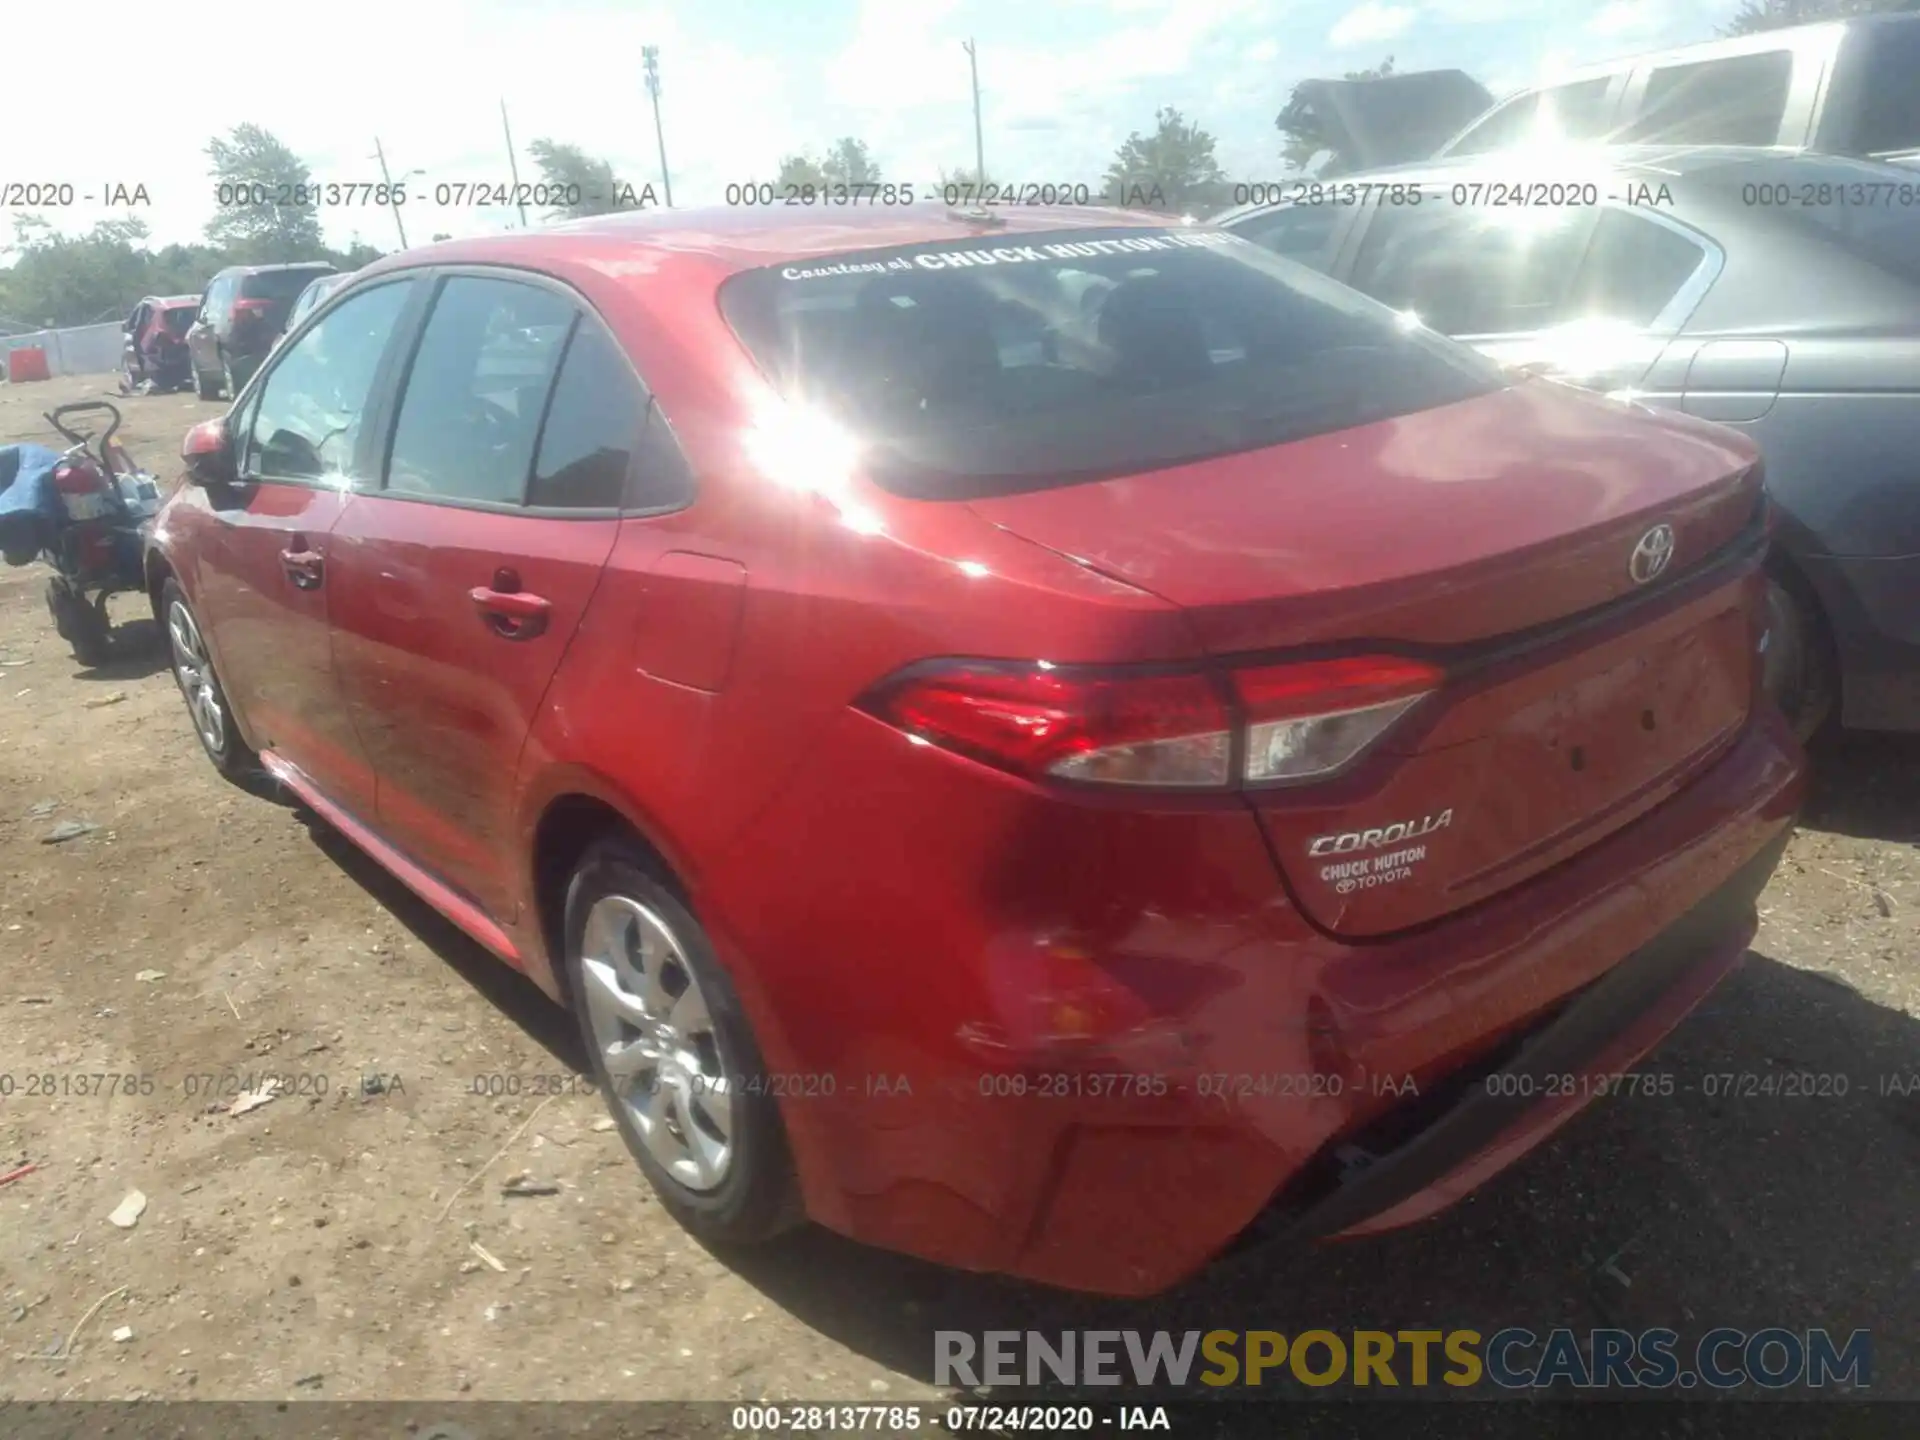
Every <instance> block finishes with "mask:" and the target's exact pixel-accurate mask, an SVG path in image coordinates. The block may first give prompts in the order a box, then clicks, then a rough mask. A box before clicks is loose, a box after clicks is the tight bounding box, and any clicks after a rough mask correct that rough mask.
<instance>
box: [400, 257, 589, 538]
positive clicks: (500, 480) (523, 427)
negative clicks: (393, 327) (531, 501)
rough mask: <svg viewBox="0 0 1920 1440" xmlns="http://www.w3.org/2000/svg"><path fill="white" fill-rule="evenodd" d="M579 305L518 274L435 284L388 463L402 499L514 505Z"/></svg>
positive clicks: (460, 277) (521, 494)
mask: <svg viewBox="0 0 1920 1440" xmlns="http://www.w3.org/2000/svg"><path fill="white" fill-rule="evenodd" d="M574 315H575V310H574V307H573V305H572V304H571V303H570V302H569V301H568V300H567V299H566V298H565V297H563V296H561V295H559V294H557V293H555V292H554V291H552V290H548V289H545V288H543V287H541V286H536V285H528V284H525V283H523V282H521V281H518V280H495V279H491V278H482V277H477V276H471V275H456V276H453V277H452V278H451V279H449V280H447V281H446V283H445V284H444V285H442V286H441V288H440V293H439V295H438V297H437V298H436V299H435V301H434V305H433V310H432V313H431V314H430V315H429V316H428V318H427V324H426V329H425V332H424V333H423V334H422V335H421V337H420V345H419V348H418V350H417V351H416V352H415V354H414V358H413V364H412V367H411V368H410V369H409V371H408V374H407V381H406V388H405V391H404V393H403V395H402V398H401V401H400V416H399V420H398V423H397V424H396V426H395V428H394V435H393V452H392V456H391V458H390V459H389V461H388V465H387V489H389V490H391V491H393V492H395V493H397V494H403V495H427V496H436V497H439V498H441V499H449V500H476V501H484V502H488V503H493V504H515V505H517V504H520V503H521V502H522V501H523V500H525V498H526V494H527V480H528V472H529V470H530V468H531V466H532V464H533V454H534V447H535V445H536V444H537V443H538V441H539V436H540V421H541V415H542V412H543V411H544V409H545V407H546V402H547V392H548V391H549V389H551V388H552V385H553V377H554V371H555V369H556V368H557V367H558V365H559V363H560V357H561V352H562V350H563V349H564V348H565V345H566V340H567V336H568V335H569V333H570V332H571V330H572V327H573V321H574Z"/></svg>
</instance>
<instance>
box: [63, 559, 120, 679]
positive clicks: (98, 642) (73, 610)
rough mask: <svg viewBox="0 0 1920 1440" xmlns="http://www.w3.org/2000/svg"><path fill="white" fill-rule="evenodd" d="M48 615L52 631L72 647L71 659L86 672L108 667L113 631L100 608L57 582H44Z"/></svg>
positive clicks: (111, 651)
mask: <svg viewBox="0 0 1920 1440" xmlns="http://www.w3.org/2000/svg"><path fill="white" fill-rule="evenodd" d="M47 611H48V613H50V614H51V615H52V616H53V628H54V629H55V630H57V631H59V632H60V638H61V639H62V640H64V641H66V642H67V644H69V645H71V646H72V647H73V658H74V659H75V660H78V661H79V662H80V663H81V664H82V665H85V666H86V667H87V668H88V669H92V668H94V667H95V666H97V665H104V664H106V663H107V659H108V657H109V656H110V655H111V654H112V653H113V627H112V626H111V625H109V624H108V623H107V617H106V616H105V615H104V614H102V613H101V610H100V607H99V606H97V605H91V604H89V603H88V602H87V598H86V596H84V595H82V594H80V593H79V592H78V591H77V590H74V589H71V588H70V587H69V586H67V585H66V584H64V583H63V582H61V581H59V580H49V581H48V582H47Z"/></svg>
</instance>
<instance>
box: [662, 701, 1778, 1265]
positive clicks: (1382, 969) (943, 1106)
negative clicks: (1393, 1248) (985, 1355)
mask: <svg viewBox="0 0 1920 1440" xmlns="http://www.w3.org/2000/svg"><path fill="white" fill-rule="evenodd" d="M816 760H817V766H816V767H815V768H814V769H813V770H812V771H810V772H809V777H808V778H807V779H804V780H803V781H802V782H801V783H800V784H799V785H798V786H797V787H796V788H795V789H794V790H793V791H792V792H791V793H789V794H787V795H784V796H782V797H781V799H780V800H779V801H778V802H777V803H776V804H774V805H773V806H771V807H769V809H768V811H767V812H766V813H765V814H764V815H763V817H762V818H761V820H760V821H759V822H757V823H756V825H755V826H754V827H753V829H752V833H751V835H750V837H749V838H748V839H747V840H746V841H745V842H744V843H743V844H742V846H741V847H740V849H739V850H738V851H736V852H735V853H734V854H733V855H732V856H731V857H729V861H728V863H727V864H726V865H725V866H723V867H721V870H722V872H723V873H722V874H721V875H717V876H715V877H714V880H713V882H712V883H711V884H710V885H709V886H708V887H706V889H705V890H704V893H703V894H701V895H700V896H697V897H696V905H697V906H698V907H699V908H700V910H701V913H702V917H703V920H704V921H705V922H706V923H707V925H708V928H709V929H710V931H712V932H713V934H714V936H715V939H716V943H717V945H718V948H719V950H720V954H721V956H722V959H723V960H724V961H725V962H726V963H727V964H728V965H729V968H730V969H732V970H733V972H734V973H735V976H736V979H737V980H738V982H739V986H740V989H741V992H742V995H743V998H744V1000H745V1001H746V1003H747V1007H748V1010H749V1013H750V1015H751V1017H752V1020H753V1023H754V1026H755V1030H756V1033H757V1034H758V1035H759V1037H760V1039H761V1041H762V1049H763V1051H764V1052H765V1053H766V1058H767V1061H768V1064H769V1069H770V1070H772V1071H775V1072H779V1073H780V1076H781V1079H780V1081H779V1090H780V1093H781V1100H782V1114H783V1116H784V1118H785V1119H786V1122H787V1128H788V1131H789V1135H790V1138H791V1140H792V1142H793V1151H794V1156H795V1160H796V1163H797V1166H798V1169H799V1172H800V1180H801V1186H802V1190H803V1193H804V1195H805V1198H806V1202H807V1207H808V1210H809V1213H810V1214H811V1215H812V1216H813V1218H814V1219H815V1220H817V1221H819V1222H821V1223H823V1224H826V1225H828V1226H830V1227H831V1228H834V1229H837V1230H840V1231H842V1232H843V1233H845V1234H848V1235H850V1236H852V1237H853V1238H855V1239H858V1240H862V1241H865V1242H868V1243H871V1244H876V1245H882V1246H886V1247H888V1248H893V1249H899V1250H905V1251H908V1252H911V1253H914V1254H919V1255H922V1256H925V1257H927V1258H929V1259H933V1260H936V1261H940V1262H942V1263H945V1264H950V1265H956V1266H961V1267H965V1268H970V1269H984V1270H998V1271H1005V1272H1010V1273H1013V1274H1017V1275H1020V1276H1023V1277H1025V1278H1028V1279H1032V1280H1038V1281H1042V1282H1045V1283H1049V1284H1054V1285H1060V1286H1064V1287H1067V1288H1072V1289H1084V1290H1091V1291H1099V1292H1103V1293H1109V1294H1150V1293H1153V1292H1155V1291H1158V1290H1162V1289H1165V1288H1166V1287H1168V1286H1170V1285H1172V1284H1174V1283H1176V1282H1177V1281H1179V1280H1181V1279H1182V1278H1184V1277H1186V1276H1187V1275H1190V1274H1192V1273H1193V1272H1195V1271H1196V1270H1198V1269H1200V1268H1201V1267H1203V1266H1204V1265H1205V1264H1206V1263H1207V1262H1208V1261H1209V1260H1210V1259H1212V1258H1213V1257H1214V1256H1216V1255H1218V1254H1219V1253H1220V1252H1221V1251H1222V1250H1224V1249H1226V1248H1227V1247H1228V1246H1230V1245H1231V1244H1233V1243H1234V1242H1235V1240H1236V1239H1238V1238H1240V1237H1241V1236H1242V1235H1243V1234H1245V1233H1246V1232H1248V1231H1249V1228H1250V1227H1254V1228H1255V1229H1256V1230H1257V1232H1258V1233H1259V1234H1260V1235H1261V1236H1263V1237H1267V1236H1275V1235H1278V1236H1285V1237H1288V1238H1291V1239H1295V1240H1305V1239H1309V1238H1315V1237H1325V1236H1332V1235H1336V1234H1349V1235H1351V1234H1360V1233H1365V1232H1367V1231H1371V1230H1377V1229H1384V1228H1387V1227H1389V1226H1392V1225H1398V1224H1404V1223H1407V1222H1408V1221H1411V1220H1415V1219H1418V1218H1420V1217H1421V1216H1423V1215H1426V1214H1430V1213H1432V1212H1433V1211H1436V1210H1438V1209H1439V1208H1441V1207H1442V1206H1443V1205H1445V1204H1447V1203H1449V1202H1450V1201H1451V1200H1452V1199H1454V1198H1456V1197H1457V1196H1458V1195H1460V1194H1462V1193H1464V1192H1465V1190H1466V1189H1468V1188H1470V1187H1471V1186H1472V1185H1473V1184H1476V1183H1478V1182H1479V1181H1481V1180H1483V1179H1485V1178H1486V1177H1487V1176H1488V1175H1490V1174H1492V1173H1493V1172H1494V1171H1496V1170H1498V1169H1499V1168H1500V1167H1501V1166H1503V1165H1506V1164H1509V1163H1511V1162H1512V1161H1513V1160H1514V1159H1516V1158H1517V1157H1518V1156H1519V1155H1521V1154H1523V1153H1524V1152H1525V1151H1526V1150H1527V1149H1529V1148H1531V1147H1532V1146H1533V1145H1535V1144H1538V1143H1539V1142H1540V1141H1541V1140H1543V1139H1544V1138H1546V1136H1547V1135H1549V1134H1551V1133H1552V1131H1553V1130H1554V1129H1556V1128H1557V1127H1558V1126H1559V1125H1561V1124H1563V1123H1565V1121H1566V1120H1567V1119H1569V1118H1571V1116H1572V1115H1573V1114H1574V1113H1575V1112H1576V1111H1577V1110H1578V1109H1579V1108H1580V1106H1581V1105H1582V1104H1583V1103H1585V1101H1586V1100H1587V1099H1589V1098H1592V1096H1593V1094H1594V1093H1596V1087H1595V1086H1593V1085H1591V1084H1587V1083H1584V1082H1583V1083H1576V1084H1575V1085H1573V1086H1570V1087H1567V1086H1562V1087H1560V1088H1559V1089H1558V1090H1556V1093H1554V1094H1552V1095H1542V1094H1540V1093H1539V1087H1538V1086H1537V1085H1536V1086H1535V1087H1534V1090H1535V1093H1534V1094H1532V1095H1516V1096H1514V1097H1513V1098H1512V1099H1500V1100H1496V1099H1495V1097H1493V1096H1491V1095H1489V1096H1487V1098H1486V1100H1484V1101H1482V1100H1481V1099H1479V1098H1478V1096H1477V1095H1476V1094H1475V1093H1473V1091H1474V1086H1473V1085H1472V1084H1471V1083H1469V1084H1467V1085H1466V1086H1464V1087H1463V1086H1462V1085H1461V1080H1462V1077H1463V1076H1465V1077H1467V1079H1468V1080H1469V1082H1471V1081H1473V1080H1475V1079H1477V1078H1478V1076H1479V1074H1480V1071H1481V1070H1482V1069H1484V1068H1486V1067H1490V1066H1492V1065H1495V1064H1501V1065H1504V1066H1505V1070H1506V1071H1507V1072H1511V1073H1513V1074H1515V1075H1519V1074H1521V1073H1526V1074H1532V1075H1535V1076H1536V1078H1537V1075H1538V1074H1552V1075H1554V1076H1556V1077H1558V1076H1564V1075H1566V1074H1568V1073H1573V1074H1575V1075H1581V1076H1588V1075H1600V1074H1606V1073H1610V1072H1613V1071H1617V1070H1619V1069H1621V1068H1622V1067H1624V1066H1626V1065H1628V1064H1630V1063H1631V1062H1632V1060H1633V1059H1634V1058H1636V1057H1637V1056H1639V1055H1640V1054H1642V1053H1643V1052H1645V1051H1646V1050H1647V1049H1648V1048H1649V1047H1651V1046H1652V1045H1653V1044H1654V1043H1656V1042H1657V1041H1658V1040H1659V1038H1660V1037H1661V1036H1662V1035H1664V1034H1665V1033H1666V1032H1667V1031H1668V1030H1670V1029H1671V1028H1672V1027H1673V1025H1675V1024H1676V1023H1677V1022H1678V1021H1679V1020H1680V1019H1681V1018H1682V1017H1683V1016H1684V1015H1685V1014H1686V1013H1687V1011H1688V1010H1689V1009H1691V1008H1692V1007H1693V1005H1694V1004H1696V1003H1697V1002H1698V1001H1699V999H1700V997H1701V996H1702V995H1704V994H1705V993H1706V992H1707V991H1708V990H1709V989H1710V988H1711V986H1712V985H1713V984H1714V983H1715V982H1716V981H1717V980H1719V979H1720V978H1721V976H1723V975H1724V974H1725V973H1726V972H1727V971H1728V970H1730V969H1731V968H1732V967H1733V965H1734V964H1736V963H1737V962H1738V959H1739V957H1740V955H1741V954H1742V953H1743V951H1744V948H1745V945H1746V943H1747V941H1748V940H1749V939H1750V938H1751V935H1752V933H1753V928H1754V924H1755V919H1754V897H1755V896H1756V895H1757V894H1758V893H1759V890H1760V889H1761V888H1762V887H1763V886H1764V885H1765V883H1766V881H1767V878H1768V877H1769V876H1770V875H1771V873H1772V871H1773V868H1774V866H1775V865H1776V863H1777V862H1778V859H1779V855H1780V851H1781V848H1782V847H1783V845H1784V844H1785V840H1786V835H1787V833H1788V831H1789V829H1790V827H1791V825H1792V822H1793V817H1794V815H1795V813H1796V811H1797V809H1798V807H1799V804H1800V799H1801V793H1802V788H1803V775H1802V767H1803V757H1802V755H1801V752H1800V750H1799V747H1798V745H1797V744H1796V743H1795V741H1794V740H1793V738H1792V736H1791V734H1790V733H1789V732H1788V730H1787V728H1786V726H1785V723H1784V722H1783V721H1782V720H1781V719H1780V718H1779V717H1778V715H1777V714H1775V712H1774V711H1773V710H1772V709H1771V708H1770V707H1763V708H1762V709H1760V710H1759V711H1757V712H1756V715H1755V718H1754V720H1753V721H1752V723H1750V725H1749V726H1748V727H1747V729H1746V730H1745V731H1743V732H1742V734H1741V735H1740V737H1739V738H1738V739H1737V740H1736V741H1735V743H1734V744H1733V745H1732V747H1731V748H1730V749H1729V750H1728V751H1727V752H1726V754H1724V755H1723V756H1722V757H1721V759H1720V760H1719V761H1718V762H1716V763H1715V764H1714V765H1713V766H1712V767H1711V768H1710V769H1709V770H1707V771H1706V772H1704V773H1703V774H1701V775H1700V776H1698V777H1697V778H1696V779H1695V780H1693V781H1692V783H1690V784H1689V785H1688V786H1687V787H1686V788H1685V789H1684V790H1683V791H1682V792H1680V793H1679V794H1678V795H1676V796H1674V797H1673V798H1671V799H1669V800H1668V801H1666V802H1665V803H1663V804H1661V805H1660V806H1658V807H1657V808H1656V809H1654V810H1652V811H1650V812H1648V813H1647V814H1645V815H1643V816H1641V817H1640V818H1639V819H1637V820H1635V821H1634V822H1633V823H1631V824H1630V825H1628V826H1626V827H1624V828H1623V829H1621V830H1619V831H1616V832H1615V833H1614V834H1612V835H1610V836H1608V837H1607V838H1606V839H1605V840H1603V841H1601V842H1599V843H1597V844H1595V845H1593V846H1591V847H1590V848H1589V849H1587V850H1586V851H1584V852H1582V853H1581V854H1579V855H1578V856H1576V857H1574V858H1572V859H1570V860H1567V861H1565V862H1563V863H1561V864H1559V865H1557V866H1555V867H1554V868H1553V869H1551V870H1549V871H1547V872H1544V873H1542V874H1540V875H1537V876H1534V877H1533V878H1531V879H1530V880H1528V881H1526V882H1525V883H1523V884H1520V885H1518V886H1515V887H1514V888H1513V889H1511V890H1509V891H1507V892H1505V893H1503V894H1501V895H1499V896H1497V897H1494V898H1492V899H1489V900H1487V901H1485V902H1482V903H1481V904H1479V905H1476V906H1474V907H1472V908H1470V909H1468V910H1466V911H1462V912H1460V913H1458V914H1455V915H1453V916H1451V917H1449V918H1447V919H1446V920H1443V921H1440V922H1437V923H1435V924H1433V925H1430V926H1428V927H1425V928H1424V929H1422V930H1420V931H1417V932H1413V933H1410V934H1406V935H1402V936H1398V937H1395V938H1392V939H1389V940H1382V941H1374V942H1353V941H1343V940H1339V939H1336V938H1334V937H1331V936H1328V935H1326V934H1324V933H1322V932H1320V931H1318V930H1316V929H1314V928H1313V927H1312V926H1310V925H1309V924H1307V923H1306V922H1305V921H1304V920H1303V919H1302V918H1301V917H1300V915H1299V914H1298V913H1297V912H1296V911H1294V910H1293V908H1292V907H1291V906H1290V905H1289V904H1288V903H1287V902H1286V899H1285V896H1284V893H1283V892H1282V891H1281V890H1280V888H1279V886H1278V884H1277V882H1276V877H1275V873H1274V869H1273V863H1272V859H1271V856H1270V854H1269V853H1268V852H1267V851H1266V849H1265V846H1264V844H1263V843H1262V841H1261V840H1260V837H1259V833H1258V829H1257V822H1256V820H1255V819H1254V817H1253V815H1252V814H1251V812H1250V811H1249V810H1247V809H1246V808H1245V807H1232V806H1227V807H1220V808H1216V809H1212V810H1199V809H1195V810H1192V811H1188V812H1172V811H1169V812H1166V813H1142V812H1138V811H1116V810H1102V809H1100V808H1098V807H1092V806H1086V805H1070V804H1066V803H1063V802H1061V801H1059V800H1058V799H1056V798H1053V797H1048V796H1042V795H1039V794H1037V793H1036V792H1035V791H1034V790H1033V789H1032V788H1031V787H1025V786H1021V785H1019V784H1017V783H1016V782H1012V781H1010V780H1008V779H1006V778H1005V777H998V776H995V775H992V774H989V773H987V772H983V771H981V770H979V769H978V767H973V766H970V765H968V764H967V763H966V762H964V761H959V760H956V759H955V758H953V757H950V756H945V755H942V754H940V753H938V752H930V751H928V750H926V749H925V748H923V747H913V746H909V745H908V744H906V743H905V742H904V741H903V740H901V739H900V738H899V737H897V736H894V735H892V734H891V732H887V731H885V730H884V729H883V727H880V726H879V725H878V724H877V723H876V722H872V721H870V720H867V719H866V718H865V717H863V716H858V715H854V714H851V713H849V715H848V716H847V717H845V719H844V720H843V721H842V722H841V723H840V724H839V725H837V726H836V727H834V728H833V730H832V733H830V734H828V735H826V736H824V737H823V740H822V743H821V745H820V746H819V748H818V751H817V753H816ZM847 775H859V776H861V783H860V785H859V786H858V789H857V791H856V792H852V793H850V792H849V790H848V788H847V786H846V784H845V781H844V778H843V777H845V776H847ZM809 851H811V852H812V853H820V854H829V855H833V856H835V857H837V863H836V864H835V865H833V866H831V867H828V868H827V869H824V870H823V869H822V868H821V867H812V866H795V865H794V864H793V862H792V857H794V856H796V855H801V854H805V853H808V852H809ZM735 876H737V877H738V879H737V880H736V879H732V878H731V877H735ZM736 887H737V888H736ZM1543 1016H1553V1017H1555V1018H1553V1019H1552V1020H1550V1021H1546V1022H1543V1019H1542V1017H1543ZM1515 1047H1517V1050H1516V1049H1515ZM1509 1052H1512V1053H1509ZM1516 1066H1519V1067H1523V1070H1516V1069H1514V1067H1516ZM1449 1082H1451V1092H1450V1091H1449ZM1478 1088H1479V1090H1480V1091H1482V1092H1484V1091H1485V1090H1486V1088H1487V1087H1486V1086H1485V1085H1484V1084H1483V1085H1480V1086H1479V1087H1478ZM1496 1088H1498V1087H1496ZM1515 1088H1516V1089H1519V1088H1520V1087H1519V1085H1518V1084H1517V1083H1516V1085H1515ZM1411 1091H1417V1092H1418V1097H1420V1099H1421V1100H1423V1101H1424V1103H1425V1106H1426V1108H1427V1109H1428V1110H1431V1111H1432V1113H1426V1112H1425V1111H1424V1110H1417V1106H1416V1102H1415V1101H1412V1100H1410V1099H1409V1095H1410V1092H1411ZM1562 1092H1565V1093H1562ZM1442 1101H1444V1103H1441V1102H1442ZM1416 1111H1417V1113H1416ZM1410 1117H1411V1118H1410ZM1383 1128H1384V1129H1386V1130H1390V1131H1392V1132H1393V1134H1394V1137H1395V1138H1394V1140H1393V1142H1392V1143H1391V1144H1385V1143H1381V1142H1380V1140H1379V1136H1380V1133H1381V1131H1382V1130H1383ZM1349 1144H1362V1145H1365V1146H1368V1147H1370V1148H1372V1149H1373V1150H1374V1152H1375V1159H1374V1163H1373V1164H1372V1165H1370V1166H1368V1167H1367V1169H1366V1170H1365V1171H1364V1172H1362V1173H1358V1174H1349V1175H1347V1176H1346V1177H1345V1179H1344V1180H1343V1179H1342V1177H1341V1176H1340V1175H1339V1174H1330V1173H1329V1166H1330V1162H1332V1159H1333V1157H1334V1156H1335V1155H1336V1154H1340V1153H1345V1152H1346V1150H1347V1147H1348V1146H1349Z"/></svg>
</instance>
